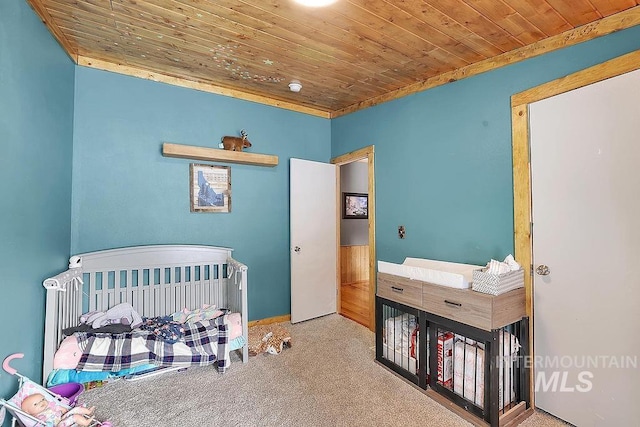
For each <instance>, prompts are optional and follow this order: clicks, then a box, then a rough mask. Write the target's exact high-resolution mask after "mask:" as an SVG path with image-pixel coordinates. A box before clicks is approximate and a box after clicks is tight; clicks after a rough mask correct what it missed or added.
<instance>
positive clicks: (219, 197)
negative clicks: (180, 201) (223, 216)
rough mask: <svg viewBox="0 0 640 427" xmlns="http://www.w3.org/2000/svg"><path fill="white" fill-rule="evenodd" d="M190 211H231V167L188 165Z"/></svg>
mask: <svg viewBox="0 0 640 427" xmlns="http://www.w3.org/2000/svg"><path fill="white" fill-rule="evenodd" d="M189 188H190V200H191V212H224V213H226V212H231V168H229V166H212V165H199V164H195V163H191V164H190V165H189Z"/></svg>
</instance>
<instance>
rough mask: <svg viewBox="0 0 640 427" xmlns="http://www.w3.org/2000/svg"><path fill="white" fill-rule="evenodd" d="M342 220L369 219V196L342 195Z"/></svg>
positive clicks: (361, 194) (360, 194)
mask: <svg viewBox="0 0 640 427" xmlns="http://www.w3.org/2000/svg"><path fill="white" fill-rule="evenodd" d="M342 196H343V197H342V218H344V219H351V218H354V219H357V218H369V196H368V195H367V194H366V193H342Z"/></svg>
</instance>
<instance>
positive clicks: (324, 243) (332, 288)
mask: <svg viewBox="0 0 640 427" xmlns="http://www.w3.org/2000/svg"><path fill="white" fill-rule="evenodd" d="M289 176H290V202H289V203H290V207H289V209H290V215H291V219H290V221H291V223H290V224H291V225H290V227H291V230H290V233H291V242H290V243H291V322H292V323H296V322H301V321H303V320H308V319H313V318H315V317H320V316H324V315H325V314H331V313H335V312H336V289H337V288H336V286H337V284H336V276H337V248H336V246H337V237H336V233H337V216H336V215H337V213H336V212H337V211H336V199H337V198H336V166H335V165H331V164H327V163H319V162H312V161H309V160H301V159H291V162H290V174H289Z"/></svg>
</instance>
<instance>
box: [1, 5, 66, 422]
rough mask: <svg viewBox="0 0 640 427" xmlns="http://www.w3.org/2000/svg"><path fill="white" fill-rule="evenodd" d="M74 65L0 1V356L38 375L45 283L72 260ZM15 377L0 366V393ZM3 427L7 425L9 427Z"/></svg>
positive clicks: (30, 20) (35, 22) (32, 22)
mask: <svg viewBox="0 0 640 427" xmlns="http://www.w3.org/2000/svg"><path fill="white" fill-rule="evenodd" d="M73 78H74V65H73V62H72V61H71V59H70V58H69V57H68V56H67V55H66V54H65V53H64V51H63V50H62V49H61V48H60V46H59V45H58V43H57V42H56V41H55V40H54V39H53V37H52V36H51V35H50V34H49V32H48V31H47V29H46V28H45V26H44V25H43V24H42V22H41V21H40V20H39V19H38V17H37V16H36V15H35V14H34V13H33V11H32V10H31V9H30V8H29V6H28V5H27V4H26V2H24V1H15V0H10V1H8V0H4V1H1V2H0V141H1V142H0V144H1V145H0V146H1V147H2V154H1V155H0V199H1V200H2V209H0V272H1V277H2V280H0V313H2V316H3V318H4V319H5V322H8V323H6V324H5V327H4V328H3V334H2V339H1V340H0V359H4V358H5V357H6V356H7V355H9V354H12V353H17V352H20V353H24V354H25V358H24V359H22V360H16V361H14V363H13V364H12V366H14V367H15V368H17V369H18V370H19V371H20V372H21V373H22V374H23V375H26V376H28V377H29V378H31V379H33V380H35V381H39V380H40V377H41V373H40V370H41V360H42V333H43V330H44V326H43V325H44V300H45V290H44V288H43V287H42V280H43V279H45V278H46V277H49V276H50V275H53V274H56V273H58V272H59V270H60V268H61V267H64V266H65V265H66V263H67V260H68V258H69V249H70V236H71V226H70V217H71V149H72V141H73V138H72V130H73ZM16 380H17V379H16V378H15V377H11V376H9V375H8V374H6V373H5V372H4V371H2V370H0V396H1V397H3V398H8V397H10V395H11V394H10V393H12V392H13V391H14V390H15V389H16V388H17V381H16ZM7 425H8V424H7Z"/></svg>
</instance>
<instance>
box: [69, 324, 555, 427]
mask: <svg viewBox="0 0 640 427" xmlns="http://www.w3.org/2000/svg"><path fill="white" fill-rule="evenodd" d="M284 326H285V327H286V328H287V329H288V330H289V332H290V333H291V342H292V347H291V348H285V349H284V350H283V351H282V352H281V353H280V354H278V355H272V354H268V353H264V354H260V355H258V356H255V357H251V358H250V359H249V363H248V364H243V363H242V362H241V361H240V360H239V359H238V358H237V357H234V361H233V363H232V364H231V366H230V368H229V369H228V370H227V372H226V373H225V374H223V375H220V374H218V373H217V371H216V370H215V368H213V367H205V368H189V369H188V370H187V371H185V372H170V373H167V374H164V375H160V376H156V377H152V378H148V379H142V380H139V381H134V382H126V381H122V380H121V381H117V382H114V383H110V384H107V385H105V386H103V387H100V388H97V389H93V390H89V391H86V392H85V393H84V394H83V395H82V397H81V402H83V403H86V404H87V405H90V406H91V405H95V406H96V408H97V415H98V418H99V419H101V420H109V421H111V422H112V423H113V424H114V425H115V426H117V427H156V426H163V427H178V426H181V427H191V426H194V427H195V426H218V425H224V426H256V427H257V426H261V427H265V426H308V427H314V426H318V427H322V426H345V427H347V426H349V427H357V426H408V425H425V426H427V425H428V426H438V427H449V426H451V427H454V426H470V425H471V424H469V423H468V422H466V421H465V420H463V419H462V418H460V417H459V416H457V415H455V414H454V413H452V412H450V411H449V410H447V409H445V408H444V407H442V406H441V405H439V404H438V403H436V402H435V401H433V400H432V399H430V398H429V397H428V396H426V395H425V394H424V393H422V392H421V391H420V390H417V389H416V388H415V387H413V386H412V385H410V384H407V383H406V382H405V381H404V380H402V379H400V378H399V377H397V376H396V375H394V374H393V373H391V372H389V371H388V370H386V369H385V368H383V367H381V366H380V365H378V364H377V363H375V362H374V351H373V350H372V348H373V346H374V335H373V333H372V332H371V331H369V330H368V329H366V328H364V327H363V326H361V325H359V324H357V323H355V322H352V321H350V320H348V319H345V318H343V317H341V316H338V315H329V316H325V317H322V318H319V319H314V320H310V321H307V322H302V323H298V324H295V325H289V324H287V325H284ZM566 425H567V424H566V423H564V422H562V421H559V420H557V419H556V418H554V417H552V416H550V415H548V414H545V413H542V412H535V413H534V414H533V415H532V416H531V417H529V418H528V419H527V420H526V421H525V422H524V423H522V424H521V426H522V427H556V426H558V427H559V426H566Z"/></svg>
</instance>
